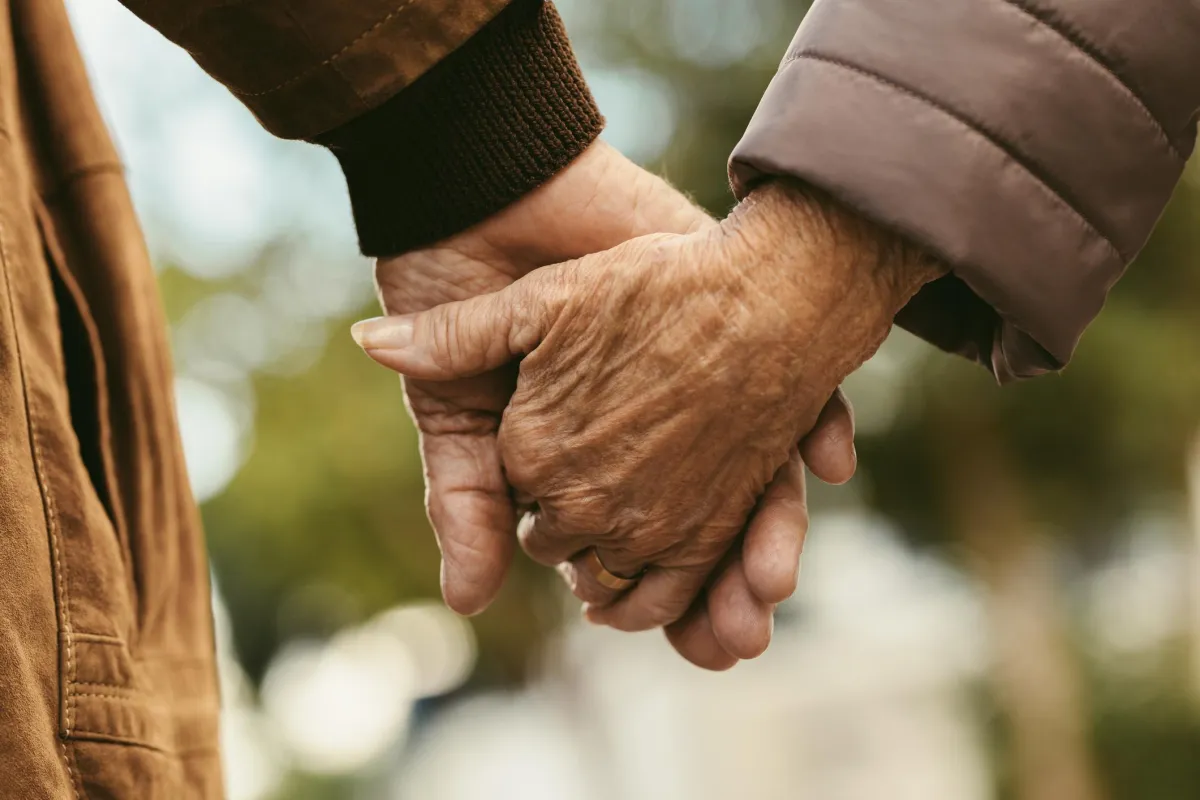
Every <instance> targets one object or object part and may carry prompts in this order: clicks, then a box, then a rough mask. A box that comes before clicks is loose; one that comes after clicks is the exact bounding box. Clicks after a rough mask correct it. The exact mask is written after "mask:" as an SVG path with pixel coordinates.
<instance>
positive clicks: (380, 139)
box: [318, 0, 604, 256]
mask: <svg viewBox="0 0 1200 800" xmlns="http://www.w3.org/2000/svg"><path fill="white" fill-rule="evenodd" d="M603 127H604V120H603V118H602V117H601V116H600V112H599V110H598V109H597V107H596V103H595V101H594V100H593V99H592V96H591V93H590V92H589V91H588V88H587V85H586V84H585V83H584V80H583V76H582V75H581V74H580V71H579V66H578V64H577V63H576V61H575V57H574V55H573V54H572V52H571V45H570V43H569V42H568V40H567V34H566V31H565V29H564V28H563V24H562V20H561V19H560V18H559V16H558V12H557V11H555V9H554V6H553V5H552V4H550V3H548V2H543V1H542V0H514V2H513V3H512V4H511V5H510V6H509V7H508V8H506V9H505V10H504V11H502V12H501V13H500V14H499V15H498V16H497V17H496V18H495V19H494V20H492V21H491V22H490V23H488V24H487V25H486V26H485V27H484V28H483V29H482V30H480V31H479V33H477V34H475V36H474V37H472V38H471V39H470V40H469V41H468V42H467V43H466V44H464V45H463V46H462V47H460V48H459V49H458V50H456V51H455V52H453V53H451V54H450V55H449V56H447V57H446V59H445V60H443V61H442V62H441V63H439V64H438V65H437V66H436V67H434V68H433V69H432V70H430V71H429V72H428V73H426V74H425V75H424V76H422V77H421V78H420V79H418V80H417V81H416V82H415V83H414V84H413V85H412V86H410V87H409V88H407V89H405V90H404V91H402V92H401V93H400V94H398V95H397V96H395V97H393V98H392V99H391V100H389V101H387V102H386V103H384V104H383V105H382V106H380V107H378V108H376V109H373V110H371V111H369V112H367V113H365V114H363V115H362V116H361V117H358V118H357V119H355V120H353V121H352V122H349V123H347V124H346V125H343V126H342V127H340V128H337V129H336V130H334V131H331V132H330V133H328V134H325V135H323V136H322V137H320V139H319V140H318V143H319V144H323V145H325V146H326V147H328V148H329V149H330V150H331V151H332V152H333V154H334V155H335V156H337V159H338V161H339V162H340V163H341V166H342V171H343V173H344V174H345V176H346V183H347V185H348V187H349V190H350V202H351V205H352V207H353V209H354V221H355V224H356V225H357V227H358V238H359V245H360V247H361V248H362V252H363V253H364V254H366V255H369V256H384V255H394V254H397V253H402V252H405V251H407V250H412V249H415V248H417V247H421V246H423V245H426V244H430V243H432V242H435V241H438V240H439V239H444V238H446V237H447V236H451V235H453V234H455V233H458V232H459V231H462V230H465V229H466V228H469V227H470V226H472V225H474V224H475V223H477V222H481V221H482V220H484V219H486V218H487V217H490V216H491V215H492V214H494V213H496V212H497V211H500V210H501V209H503V208H504V207H505V206H508V205H509V204H511V203H512V202H514V201H516V200H518V199H520V198H521V197H523V196H524V195H526V194H528V193H529V192H530V191H532V190H533V189H536V188H537V187H538V186H540V185H541V184H543V183H545V182H546V181H547V180H549V179H550V178H551V177H553V176H554V175H555V174H556V173H558V172H559V171H560V170H561V169H562V168H563V167H565V166H566V165H567V164H569V163H570V162H571V161H572V160H573V159H575V157H576V156H578V155H579V154H580V153H582V152H583V151H584V150H585V149H587V147H588V146H589V145H590V144H591V143H592V142H593V141H595V139H596V137H597V136H599V134H600V131H601V129H602V128H603Z"/></svg>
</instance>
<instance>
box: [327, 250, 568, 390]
mask: <svg viewBox="0 0 1200 800" xmlns="http://www.w3.org/2000/svg"><path fill="white" fill-rule="evenodd" d="M567 266H568V265H560V266H558V267H554V268H549V269H542V270H539V271H538V272H534V273H531V274H529V275H527V276H526V277H524V278H522V279H521V280H519V281H517V282H516V283H514V284H512V285H511V286H508V287H506V288H504V289H502V290H500V291H498V292H494V293H492V294H485V295H480V296H478V297H473V298H471V299H470V300H462V301H459V302H457V303H446V304H445V305H441V306H437V307H436V308H431V309H429V310H428V311H422V312H420V313H418V314H405V315H403V316H394V317H376V318H375V319H368V320H363V321H362V322H358V323H355V325H354V327H352V328H351V329H350V333H351V335H352V336H353V337H354V341H356V342H358V345H359V347H361V348H362V349H363V350H364V351H366V353H367V355H369V356H370V357H371V358H373V359H374V360H375V361H377V362H379V363H380V364H382V365H383V366H385V367H387V368H389V369H392V370H395V371H396V372H399V373H400V374H401V375H406V376H408V377H410V378H419V379H421V380H430V381H447V380H454V379H456V378H467V377H471V376H473V375H478V374H480V373H483V372H487V371H489V370H493V369H496V368H498V367H500V366H503V365H504V364H505V363H507V362H508V361H511V360H512V359H513V358H515V357H516V356H519V355H523V354H525V353H528V352H529V351H530V350H532V349H533V348H534V347H536V346H537V345H538V343H539V342H541V341H542V339H543V338H544V337H545V335H546V332H547V331H548V330H549V329H550V326H551V325H552V324H553V322H554V320H555V319H557V317H558V313H559V311H561V309H562V307H563V304H564V302H565V299H566V294H567V293H566V291H565V289H566V281H564V280H563V276H566V275H570V274H573V273H572V272H571V271H570V270H567V269H565V267H567Z"/></svg>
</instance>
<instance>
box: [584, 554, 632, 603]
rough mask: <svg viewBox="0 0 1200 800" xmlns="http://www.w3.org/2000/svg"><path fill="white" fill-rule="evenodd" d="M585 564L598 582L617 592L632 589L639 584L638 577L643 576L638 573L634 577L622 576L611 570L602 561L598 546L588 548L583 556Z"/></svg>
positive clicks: (585, 567)
mask: <svg viewBox="0 0 1200 800" xmlns="http://www.w3.org/2000/svg"><path fill="white" fill-rule="evenodd" d="M583 564H584V569H586V570H587V571H588V574H589V575H591V576H592V577H593V578H595V579H596V582H597V583H599V584H600V585H601V586H603V587H604V588H606V589H612V590H613V591H616V592H623V591H625V590H626V589H632V588H633V587H634V586H637V582H638V578H640V577H641V576H640V575H638V576H635V577H633V578H622V577H621V576H620V575H616V574H614V573H612V572H609V571H608V568H607V567H605V566H604V564H603V562H601V561H600V554H599V553H597V552H596V548H594V547H589V548H588V551H587V555H585V556H584V557H583Z"/></svg>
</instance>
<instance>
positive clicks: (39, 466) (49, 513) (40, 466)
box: [0, 225, 87, 798]
mask: <svg viewBox="0 0 1200 800" xmlns="http://www.w3.org/2000/svg"><path fill="white" fill-rule="evenodd" d="M12 263H13V259H12V257H11V256H10V254H9V251H8V237H7V235H6V233H5V230H4V227H3V225H0V266H2V267H3V271H4V289H5V294H6V295H7V299H8V310H9V314H10V315H11V316H12V320H13V340H14V345H15V347H16V357H17V362H18V364H19V369H20V375H21V394H22V396H23V399H24V401H25V418H26V420H27V421H28V426H29V447H30V451H31V453H30V454H31V456H32V457H33V467H34V472H35V473H36V477H37V482H38V489H39V491H40V493H41V495H42V504H43V511H44V513H45V516H46V529H47V532H48V533H49V536H50V551H51V556H50V557H51V561H52V562H53V566H54V582H55V583H56V584H57V586H58V591H57V594H58V602H59V609H58V613H59V616H60V624H61V625H62V638H63V639H64V640H65V642H64V644H65V647H64V649H65V650H66V655H67V664H66V667H67V675H66V681H65V682H63V684H62V693H63V705H64V709H63V711H64V718H65V719H64V723H65V725H64V731H63V733H64V735H67V736H69V735H70V733H71V723H72V721H73V720H72V716H73V711H74V700H75V698H74V696H73V694H72V692H71V684H72V683H73V682H74V680H75V650H74V646H73V644H72V641H71V609H70V585H71V578H70V576H69V575H67V574H66V561H65V560H63V558H62V553H61V550H60V548H59V537H58V510H57V508H56V506H55V503H54V495H53V493H52V492H51V491H50V485H49V482H48V481H47V480H46V472H45V464H44V462H43V460H42V450H41V444H40V435H39V434H38V428H37V422H36V420H35V419H34V417H35V416H36V414H35V413H34V410H33V404H32V403H31V402H30V397H29V382H28V379H27V377H26V375H25V366H24V363H25V362H24V359H23V358H22V355H21V339H20V334H19V333H18V329H19V328H20V326H19V325H18V324H17V309H16V301H15V299H14V298H13V292H12V285H11V283H10V281H9V270H10V268H11V265H12ZM59 745H60V747H61V749H62V754H63V761H64V765H65V766H66V768H67V779H68V780H69V781H70V782H71V791H72V792H73V793H74V794H75V796H76V797H85V798H86V797H87V792H86V791H84V790H83V786H82V784H81V783H80V782H79V776H78V775H77V774H76V770H75V769H74V766H73V761H74V759H73V758H72V754H71V753H70V752H69V751H68V748H67V743H66V740H65V739H63V740H60V742H59Z"/></svg>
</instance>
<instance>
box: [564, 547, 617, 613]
mask: <svg viewBox="0 0 1200 800" xmlns="http://www.w3.org/2000/svg"><path fill="white" fill-rule="evenodd" d="M588 552H589V551H584V552H583V553H580V554H578V555H576V556H574V557H573V558H571V559H570V560H569V561H564V562H562V563H561V564H559V565H558V574H559V575H561V576H562V578H563V580H564V581H566V582H567V586H568V587H569V588H570V589H571V593H572V594H573V595H575V596H576V597H578V598H579V599H580V600H582V601H583V602H585V603H587V604H588V605H589V606H594V607H596V608H600V607H603V606H607V605H611V604H612V603H613V602H614V601H615V600H616V599H617V598H618V597H620V596H621V595H622V594H624V593H625V591H626V590H624V589H614V588H613V587H611V586H605V585H604V584H603V583H601V582H600V581H599V580H598V579H597V578H596V576H595V575H594V574H593V573H592V570H591V569H589V568H588V565H587V560H588Z"/></svg>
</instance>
